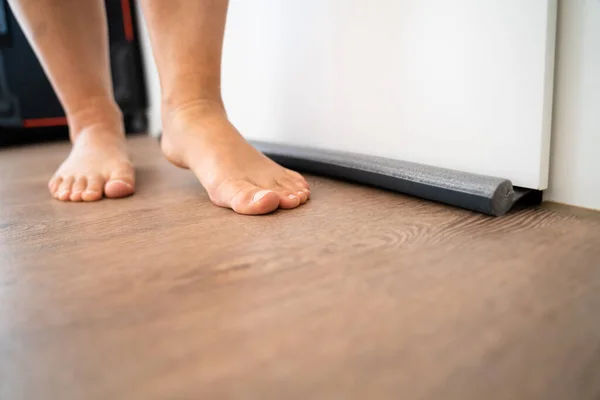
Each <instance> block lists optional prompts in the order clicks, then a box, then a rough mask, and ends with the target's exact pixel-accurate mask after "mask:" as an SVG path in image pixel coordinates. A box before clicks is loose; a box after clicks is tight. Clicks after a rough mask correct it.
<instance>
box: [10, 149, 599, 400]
mask: <svg viewBox="0 0 600 400" xmlns="http://www.w3.org/2000/svg"><path fill="white" fill-rule="evenodd" d="M132 148H133V153H134V160H135V162H136V164H137V165H138V168H139V172H138V182H139V185H138V193H137V194H136V195H135V196H134V197H132V198H129V199H125V200H111V201H108V200H107V201H102V202H98V203H93V204H66V203H60V202H57V201H53V200H51V199H50V198H49V196H48V194H47V190H46V181H47V179H48V177H49V176H50V175H51V174H52V172H53V170H54V168H55V167H56V165H57V164H58V163H59V162H60V160H61V159H62V157H63V156H64V155H65V154H66V153H67V151H68V148H67V146H65V145H63V144H52V145H44V146H39V147H29V148H18V149H11V150H3V151H1V152H0V398H1V399H11V400H12V399H61V400H70V399H90V400H92V399H400V398H401V399H544V400H549V399H561V400H562V399H598V398H599V396H600V318H598V310H600V245H599V243H600V221H599V220H598V219H595V218H586V217H578V216H571V215H567V214H564V213H556V212H553V211H551V210H547V209H527V210H522V211H518V212H513V213H511V214H509V215H507V216H505V217H502V218H491V217H486V216H483V215H477V214H474V213H471V212H468V211H463V210H459V209H455V208H450V207H446V206H443V205H439V204H434V203H429V202H425V201H420V200H418V199H414V198H410V197H405V196H401V195H397V194H392V193H388V192H384V191H379V190H376V189H373V188H368V187H361V186H356V185H352V184H348V183H342V182H335V181H331V180H327V179H323V178H316V177H309V180H310V183H311V185H312V187H313V190H312V193H313V199H312V200H311V201H310V202H309V203H307V204H306V205H305V206H304V207H301V208H300V209H298V210H295V211H285V212H277V213H275V214H272V215H269V216H265V217H243V216H238V215H236V214H234V213H233V212H231V211H229V210H226V209H221V208H217V207H214V206H212V205H211V204H210V203H209V201H208V199H207V196H206V194H205V193H204V191H203V190H202V188H201V187H200V186H199V185H198V184H197V183H196V181H195V179H194V178H193V176H192V175H191V174H190V173H189V172H188V171H183V170H178V169H176V168H175V167H172V166H170V165H169V164H167V162H166V161H164V160H163V158H162V157H161V156H160V154H159V149H158V146H157V144H156V142H155V141H153V140H152V139H149V138H145V137H142V138H136V139H132Z"/></svg>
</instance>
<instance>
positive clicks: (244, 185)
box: [211, 180, 279, 215]
mask: <svg viewBox="0 0 600 400" xmlns="http://www.w3.org/2000/svg"><path fill="white" fill-rule="evenodd" d="M211 200H212V201H213V202H214V203H215V204H217V205H219V206H223V207H229V208H231V209H233V210H234V211H235V212H237V213H239V214H247V215H259V214H268V213H270V212H272V211H275V210H276V209H277V207H279V196H278V195H277V193H275V192H274V191H272V190H267V189H262V188H260V187H258V186H255V185H253V184H251V183H249V182H246V181H241V180H239V181H231V182H223V183H222V184H221V185H219V188H218V190H217V192H216V193H215V195H211Z"/></svg>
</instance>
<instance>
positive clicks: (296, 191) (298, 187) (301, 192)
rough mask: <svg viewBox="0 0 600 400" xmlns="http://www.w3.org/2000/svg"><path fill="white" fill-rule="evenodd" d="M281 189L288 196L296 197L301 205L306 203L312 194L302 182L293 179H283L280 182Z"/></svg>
mask: <svg viewBox="0 0 600 400" xmlns="http://www.w3.org/2000/svg"><path fill="white" fill-rule="evenodd" d="M278 185H279V187H280V188H281V189H282V190H283V191H284V192H285V194H286V195H287V196H289V195H290V194H291V195H294V196H296V197H298V198H299V199H300V204H304V203H306V201H307V200H308V197H309V194H310V192H309V191H308V189H306V188H305V187H304V186H303V185H302V184H301V183H300V182H295V181H293V180H291V179H282V180H279V181H278Z"/></svg>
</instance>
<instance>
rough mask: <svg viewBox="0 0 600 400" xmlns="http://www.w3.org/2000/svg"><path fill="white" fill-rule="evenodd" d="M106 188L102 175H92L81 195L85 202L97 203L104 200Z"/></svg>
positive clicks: (88, 178)
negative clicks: (104, 189)
mask: <svg viewBox="0 0 600 400" xmlns="http://www.w3.org/2000/svg"><path fill="white" fill-rule="evenodd" d="M103 187H104V178H102V177H101V176H100V175H90V176H88V177H87V186H86V188H85V190H84V191H83V193H82V194H81V199H82V200H83V201H97V200H100V199H101V198H102V189H103Z"/></svg>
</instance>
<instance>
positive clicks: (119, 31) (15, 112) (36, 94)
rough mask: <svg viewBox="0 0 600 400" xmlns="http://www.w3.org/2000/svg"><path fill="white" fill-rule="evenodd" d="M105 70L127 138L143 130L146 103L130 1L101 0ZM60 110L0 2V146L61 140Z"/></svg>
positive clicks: (3, 0) (64, 136)
mask: <svg viewBox="0 0 600 400" xmlns="http://www.w3.org/2000/svg"><path fill="white" fill-rule="evenodd" d="M106 13H107V19H108V30H109V39H110V58H111V71H112V77H113V86H114V93H115V98H116V100H117V103H118V104H119V106H120V107H121V110H122V111H123V116H124V118H125V127H126V130H127V132H129V133H138V132H145V131H146V129H147V115H146V112H147V108H148V106H147V98H146V88H145V81H144V75H143V68H142V57H141V53H140V45H139V40H138V39H137V35H136V32H137V29H136V23H137V21H136V19H135V12H134V9H133V4H132V3H131V2H130V0H106ZM66 123H67V121H66V118H65V114H64V112H63V109H62V107H61V105H60V103H59V101H58V99H57V97H56V94H55V93H54V90H53V89H52V86H51V85H50V82H49V81H48V79H47V78H46V75H45V73H44V71H43V69H42V66H41V65H40V63H39V62H38V60H37V58H36V56H35V54H34V52H33V50H32V49H31V46H30V45H29V43H28V42H27V39H26V38H25V35H24V34H23V31H22V30H21V28H20V27H19V25H18V23H17V21H16V20H15V17H14V15H13V14H12V12H11V11H10V9H9V7H8V5H7V2H6V0H0V145H8V144H21V143H32V142H38V141H44V140H56V139H67V138H68V129H67V126H66Z"/></svg>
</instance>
